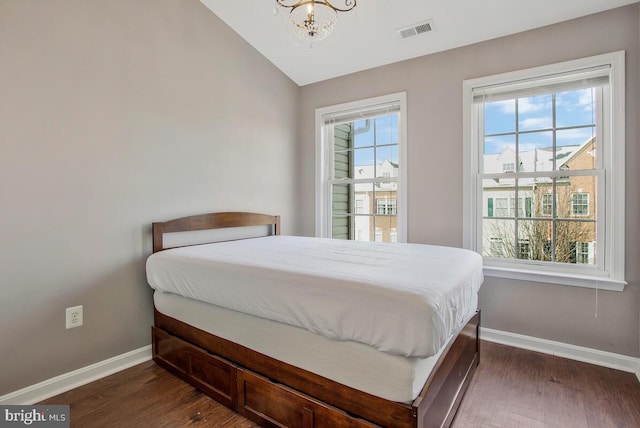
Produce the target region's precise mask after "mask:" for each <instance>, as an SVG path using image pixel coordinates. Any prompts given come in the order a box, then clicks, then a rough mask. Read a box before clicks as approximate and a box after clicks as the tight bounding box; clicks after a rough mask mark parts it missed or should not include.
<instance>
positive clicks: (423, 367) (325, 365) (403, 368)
mask: <svg viewBox="0 0 640 428" xmlns="http://www.w3.org/2000/svg"><path fill="white" fill-rule="evenodd" d="M154 303H155V307H156V309H157V310H158V311H160V312H161V313H163V314H164V315H167V316H170V317H172V318H175V319H178V320H180V321H182V322H185V323H187V324H189V325H192V326H194V327H197V328H199V329H201V330H204V331H207V332H209V333H211V334H214V335H216V336H218V337H222V338H224V339H227V340H230V341H232V342H234V343H238V344H241V345H243V346H245V347H248V348H251V349H253V350H255V351H257V352H260V353H262V354H264V355H268V356H270V357H272V358H275V359H277V360H280V361H283V362H285V363H288V364H291V365H294V366H296V367H300V368H302V369H305V370H307V371H310V372H312V373H315V374H318V375H320V376H323V377H325V378H327V379H331V380H333V381H336V382H339V383H341V384H343V385H346V386H349V387H352V388H355V389H358V390H360V391H364V392H367V393H369V394H372V395H375V396H377V397H381V398H384V399H386V400H391V401H397V402H404V403H410V402H412V401H413V400H414V399H415V398H416V397H417V396H418V394H419V393H420V391H421V390H422V388H423V386H424V384H425V382H426V380H427V378H428V377H429V374H430V373H431V370H432V369H433V367H434V365H435V363H436V362H437V360H438V358H439V356H440V353H437V354H436V355H434V356H432V357H429V358H406V357H402V356H399V355H391V354H388V353H384V352H380V351H377V350H375V349H374V348H372V347H370V346H367V345H364V344H361V343H357V342H345V341H339V340H332V339H328V338H326V337H324V336H321V335H318V334H315V333H311V332H309V331H307V330H305V329H302V328H299V327H293V326H291V325H288V324H282V323H279V322H276V321H269V320H265V319H262V318H258V317H255V316H253V315H247V314H244V313H241V312H235V311H231V310H228V309H225V308H221V307H219V306H215V305H210V304H208V303H203V302H200V301H197V300H191V299H188V298H186V297H182V296H178V295H176V294H171V293H162V292H155V293H154Z"/></svg>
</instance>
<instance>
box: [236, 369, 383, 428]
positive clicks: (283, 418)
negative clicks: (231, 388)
mask: <svg viewBox="0 0 640 428" xmlns="http://www.w3.org/2000/svg"><path fill="white" fill-rule="evenodd" d="M238 413H240V414H242V415H244V416H245V417H247V418H248V419H251V420H253V421H255V422H257V423H259V424H261V425H262V426H265V427H290V428H312V427H316V428H320V427H327V428H338V427H353V428H360V427H375V426H376V425H373V424H371V423H369V422H367V421H364V420H362V419H357V418H354V417H352V416H349V415H348V414H346V413H345V412H343V411H342V410H340V409H337V408H334V407H331V406H329V405H327V404H324V403H322V402H319V401H317V400H314V399H312V398H311V397H308V396H306V395H304V394H301V393H299V392H297V391H295V390H293V389H291V388H288V387H286V386H284V385H280V384H276V383H273V382H271V381H269V380H268V379H266V378H264V377H262V376H259V375H256V374H255V373H252V372H249V371H246V370H243V369H238Z"/></svg>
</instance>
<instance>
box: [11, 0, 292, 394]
mask: <svg viewBox="0 0 640 428" xmlns="http://www.w3.org/2000/svg"><path fill="white" fill-rule="evenodd" d="M299 92H300V89H299V88H298V87H297V86H296V85H295V84H294V83H293V82H292V81H290V80H289V79H288V78H287V77H286V76H285V75H284V74H282V73H281V72H280V71H279V70H277V69H276V68H275V67H274V66H273V65H272V64H271V63H269V62H268V61H267V60H266V59H265V58H264V57H262V56H261V55H260V54H258V53H257V52H256V51H255V50H254V49H253V48H252V47H250V46H249V45H248V44H247V43H245V42H244V41H243V40H242V39H241V38H240V37H239V36H237V35H236V34H235V33H234V32H233V31H232V30H230V29H229V28H228V27H227V26H226V25H224V24H223V23H222V22H221V21H220V20H219V19H218V18H217V17H216V16H215V15H214V14H213V13H211V12H210V11H209V10H208V9H207V8H206V7H204V6H203V5H202V4H201V3H200V2H199V1H198V0H179V1H178V0H136V1H131V0H107V1H105V0H46V1H43V0H0V207H1V208H0V243H1V244H0V326H2V327H1V329H0V361H1V362H2V368H1V369H0V395H3V394H6V393H8V392H11V391H15V390H17V389H20V388H22V387H25V386H28V385H32V384H34V383H37V382H39V381H42V380H44V379H48V378H51V377H53V376H56V375H59V374H62V373H65V372H68V371H71V370H74V369H78V368H80V367H84V366H87V365H89V364H92V363H95V362H98V361H102V360H104V359H107V358H109V357H112V356H115V355H119V354H122V353H124V352H127V351H131V350H133V349H137V348H139V347H142V346H145V345H148V344H149V343H150V326H151V323H152V300H151V292H150V288H149V287H148V286H147V284H146V280H145V273H144V261H145V258H146V256H147V255H148V254H149V253H150V250H151V247H150V245H151V243H150V223H151V222H152V221H158V220H167V219H170V218H173V217H176V216H181V215H188V214H195V213H201V212H206V211H220V210H222V211H225V210H247V211H261V212H267V213H272V214H281V215H282V217H283V219H282V224H283V232H284V233H293V232H294V222H295V220H294V216H297V209H298V207H297V204H295V203H294V202H295V198H296V189H295V187H294V184H293V183H295V174H296V170H295V164H296V118H297V116H296V115H297V113H296V112H297V106H298V103H299ZM74 305H84V318H85V319H84V323H85V325H84V326H83V327H81V328H77V329H72V330H65V327H64V319H65V317H64V310H65V307H67V306H74Z"/></svg>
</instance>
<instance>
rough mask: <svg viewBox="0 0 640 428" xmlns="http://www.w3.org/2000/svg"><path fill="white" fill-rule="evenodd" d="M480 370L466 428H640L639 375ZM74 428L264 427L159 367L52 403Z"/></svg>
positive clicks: (539, 358) (461, 421)
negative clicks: (66, 412)
mask: <svg viewBox="0 0 640 428" xmlns="http://www.w3.org/2000/svg"><path fill="white" fill-rule="evenodd" d="M481 346H482V348H481V354H480V355H481V360H480V367H479V368H478V370H477V371H476V373H475V375H474V378H473V379H472V381H471V383H470V385H469V390H468V391H467V394H466V396H465V397H464V399H463V400H462V404H461V406H460V409H459V411H458V414H457V416H456V418H455V420H454V422H453V427H454V428H463V427H465V428H466V427H473V428H476V427H514V428H516V427H517V428H520V427H559V428H572V427H576V428H582V427H585V428H591V427H593V428H607V427H630V428H631V427H633V428H637V427H640V382H639V381H638V379H637V378H636V376H635V375H634V374H632V373H625V372H620V371H617V370H612V369H607V368H603V367H599V366H594V365H591V364H586V363H581V362H577V361H572V360H567V359H563V358H559V357H554V356H551V355H546V354H540V353H537V352H532V351H527V350H523V349H518V348H511V347H508V346H503V345H498V344H495V343H489V342H482V344H481ZM43 404H70V405H71V426H72V427H78V428H85V427H87V428H91V427H96V428H98V427H99V428H103V427H123V428H128V427H183V426H190V425H197V426H206V427H239V428H249V427H256V425H255V424H254V423H252V422H250V421H248V420H246V419H244V418H242V417H241V416H239V415H237V414H235V413H234V412H232V411H231V410H229V409H227V408H226V407H224V406H222V405H220V404H218V403H216V402H215V401H213V400H212V399H210V398H208V397H207V396H206V395H204V394H202V393H200V392H198V391H197V390H195V389H194V388H193V387H191V386H190V385H188V384H186V383H184V382H182V381H181V380H179V379H178V378H176V377H174V376H172V375H171V374H169V373H168V372H166V371H165V370H164V369H162V368H160V367H158V366H156V365H155V363H153V362H147V363H144V364H140V365H138V366H135V367H133V368H130V369H127V370H124V371H122V372H120V373H116V374H114V375H111V376H109V377H106V378H104V379H100V380H98V381H95V382H92V383H90V384H88V385H85V386H82V387H79V388H76V389H74V390H72V391H69V392H66V393H64V394H61V395H58V396H56V397H53V398H50V399H48V400H46V401H44V402H43Z"/></svg>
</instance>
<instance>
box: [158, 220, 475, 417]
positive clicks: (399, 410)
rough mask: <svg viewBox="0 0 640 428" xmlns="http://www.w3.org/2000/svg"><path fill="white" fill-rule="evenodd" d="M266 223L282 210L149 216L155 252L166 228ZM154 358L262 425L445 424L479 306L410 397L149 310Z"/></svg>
mask: <svg viewBox="0 0 640 428" xmlns="http://www.w3.org/2000/svg"><path fill="white" fill-rule="evenodd" d="M253 225H271V226H272V234H275V235H279V234H280V217H279V216H270V215H265V214H256V213H241V212H235V213H234V212H228V213H212V214H203V215H198V216H191V217H184V218H180V219H177V220H172V221H168V222H163V223H153V252H154V253H155V252H157V251H161V250H163V249H166V248H165V247H164V246H163V235H164V234H165V233H172V232H184V231H193V230H205V229H217V228H226V227H238V226H253ZM154 314H155V315H154V318H155V319H154V326H153V327H152V338H153V342H152V343H153V358H154V360H155V361H156V363H157V364H159V365H160V366H162V367H164V368H166V369H167V370H169V371H170V372H172V373H174V374H175V375H177V376H179V377H181V378H182V379H184V380H185V381H187V382H189V383H191V384H192V385H194V386H196V387H197V388H199V389H200V390H202V391H203V392H205V393H207V394H208V395H210V396H211V397H212V398H214V399H215V400H216V401H218V402H220V403H221V404H223V405H225V406H227V407H229V408H231V409H233V410H235V411H236V412H238V413H240V414H242V415H244V416H245V417H247V418H248V419H251V420H253V421H255V422H257V423H259V424H260V425H263V426H267V427H292V428H310V427H331V428H340V427H372V426H384V427H398V428H427V427H428V428H431V427H448V426H449V425H450V424H451V422H452V421H453V418H454V416H455V412H456V410H457V409H458V406H459V404H460V400H461V399H462V397H463V395H464V393H465V391H466V389H467V387H468V384H469V382H470V380H471V376H472V375H473V373H474V371H475V369H476V367H477V366H478V364H479V360H480V348H479V340H478V330H479V325H480V313H479V312H477V313H476V314H475V315H473V316H472V317H471V318H470V319H469V320H468V322H467V323H466V324H465V325H464V326H463V327H462V328H461V329H460V330H459V331H458V332H457V337H456V338H455V339H454V340H453V341H451V342H450V343H449V345H448V346H447V349H445V351H444V352H443V353H442V355H441V357H440V359H439V360H438V361H437V363H436V365H435V367H434V369H433V371H432V372H431V374H430V376H429V378H428V379H427V381H426V383H425V385H424V387H423V389H422V392H421V393H420V395H419V396H418V397H417V398H416V399H415V400H414V401H413V403H411V404H404V403H397V402H392V401H388V400H385V399H382V398H379V397H376V396H373V395H370V394H367V393H364V392H362V391H358V390H356V389H353V388H350V387H347V386H345V385H342V384H340V383H337V382H335V381H332V380H329V379H326V378H324V377H322V376H319V375H316V374H314V373H311V372H308V371H306V370H303V369H300V368H298V367H295V366H292V365H289V364H286V363H283V362H281V361H278V360H276V359H273V358H271V357H268V356H266V355H263V354H260V353H258V352H256V351H253V350H251V349H249V348H246V347H244V346H242V345H239V344H236V343H233V342H230V341H228V340H225V339H222V338H220V337H217V336H215V335H213V334H211V333H208V332H205V331H203V330H200V329H197V328H195V327H192V326H190V325H188V324H185V323H183V322H181V321H178V320H176V319H174V318H171V317H168V316H166V315H163V314H161V313H160V312H158V311H157V310H154Z"/></svg>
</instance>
